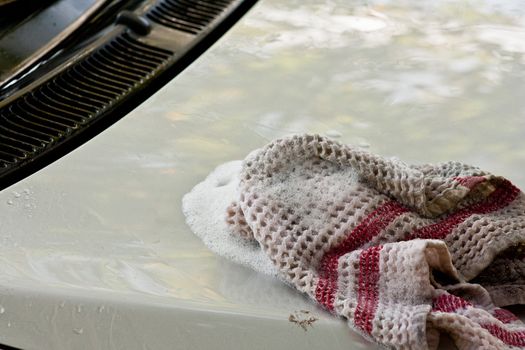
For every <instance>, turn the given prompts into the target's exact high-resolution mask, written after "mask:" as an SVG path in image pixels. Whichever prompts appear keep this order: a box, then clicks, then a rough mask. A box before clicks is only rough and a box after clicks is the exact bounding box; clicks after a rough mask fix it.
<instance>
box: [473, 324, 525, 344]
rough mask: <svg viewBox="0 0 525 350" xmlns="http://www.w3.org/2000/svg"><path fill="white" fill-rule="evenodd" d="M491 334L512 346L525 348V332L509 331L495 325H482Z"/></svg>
mask: <svg viewBox="0 0 525 350" xmlns="http://www.w3.org/2000/svg"><path fill="white" fill-rule="evenodd" d="M481 327H483V328H485V329H486V330H487V331H489V333H490V334H492V335H493V336H495V337H496V338H498V339H499V340H501V341H502V342H504V343H505V344H507V345H511V346H525V331H509V330H506V329H505V328H502V327H500V326H498V325H495V324H482V325H481Z"/></svg>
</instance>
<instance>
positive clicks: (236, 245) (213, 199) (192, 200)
mask: <svg viewBox="0 0 525 350" xmlns="http://www.w3.org/2000/svg"><path fill="white" fill-rule="evenodd" d="M241 165H242V161H233V162H228V163H225V164H222V165H220V166H218V167H217V168H216V169H215V170H214V171H213V172H212V173H211V174H209V175H208V177H206V179H205V180H204V181H203V182H201V183H199V184H198V185H196V186H195V187H194V188H193V189H192V190H191V192H189V193H187V194H186V195H185V196H184V197H183V198H182V210H183V212H184V215H185V217H186V222H187V223H188V225H189V226H190V228H191V230H192V231H193V232H194V233H195V234H196V235H197V236H198V237H199V238H200V239H202V241H203V242H204V244H206V246H207V247H208V248H210V250H212V251H213V252H215V253H216V254H218V255H220V256H223V257H225V258H227V259H230V260H232V261H234V262H236V263H239V264H242V265H245V266H248V267H250V268H252V269H254V270H256V271H259V272H261V273H264V274H267V275H274V276H275V275H277V268H276V267H275V266H274V265H273V264H272V262H271V261H270V259H269V258H268V257H267V256H266V254H264V252H263V251H262V250H261V249H260V248H259V245H258V243H257V242H255V241H254V242H253V243H252V242H247V241H246V240H244V239H243V238H240V237H237V236H234V235H233V234H232V231H231V230H230V228H229V227H228V225H227V224H226V220H225V217H226V216H225V215H226V209H227V208H228V206H229V205H230V204H231V203H232V202H233V201H235V200H236V199H237V198H238V192H237V191H238V190H237V187H238V186H237V185H238V183H239V173H240V170H241Z"/></svg>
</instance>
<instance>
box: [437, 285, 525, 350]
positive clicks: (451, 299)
mask: <svg viewBox="0 0 525 350" xmlns="http://www.w3.org/2000/svg"><path fill="white" fill-rule="evenodd" d="M467 307H473V305H472V304H471V303H470V302H468V301H467V300H465V299H463V298H460V297H457V296H455V295H452V294H441V295H440V296H439V297H437V298H434V300H432V311H438V312H450V313H454V312H456V311H457V310H460V309H465V308H467ZM492 315H493V316H494V318H496V319H498V320H500V321H501V322H503V323H509V322H513V321H516V320H518V318H517V317H516V316H514V315H513V314H512V313H511V312H510V311H507V310H504V309H500V308H496V309H494V311H493V312H492ZM480 326H481V327H483V328H485V329H486V330H487V331H489V333H490V334H492V335H493V336H494V337H496V338H498V339H500V340H501V341H502V342H504V343H505V344H507V345H512V346H525V331H522V330H520V331H509V330H506V329H505V328H503V327H500V326H498V325H496V324H481V325H480Z"/></svg>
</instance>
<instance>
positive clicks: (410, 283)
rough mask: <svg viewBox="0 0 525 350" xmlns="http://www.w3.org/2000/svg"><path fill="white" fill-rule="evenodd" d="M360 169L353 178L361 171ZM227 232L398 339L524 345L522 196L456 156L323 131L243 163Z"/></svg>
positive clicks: (373, 335)
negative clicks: (436, 156)
mask: <svg viewBox="0 0 525 350" xmlns="http://www.w3.org/2000/svg"><path fill="white" fill-rule="evenodd" d="M356 177H357V178H356ZM238 193H239V198H238V200H237V201H235V202H234V203H232V205H231V206H230V207H229V208H228V210H227V213H226V220H227V223H228V224H229V227H230V228H231V231H232V234H234V235H239V236H242V237H244V238H245V239H246V240H256V241H257V242H258V243H259V246H260V248H261V249H262V250H263V251H264V252H265V253H266V255H267V256H268V257H269V258H270V260H271V261H272V263H273V264H274V265H275V266H276V268H277V269H278V271H279V276H280V277H281V278H282V279H283V280H284V281H285V282H287V283H289V284H290V285H291V286H293V287H295V288H296V289H297V290H298V291H300V292H302V293H306V294H307V295H308V296H309V297H310V298H312V299H313V300H315V301H316V302H317V303H319V304H320V305H322V306H323V307H324V308H326V309H327V310H329V311H330V312H332V313H333V314H335V315H338V316H342V317H343V318H345V319H346V320H347V321H348V324H349V326H350V327H351V328H353V329H354V330H356V331H358V332H360V333H361V334H362V335H363V336H365V337H367V338H369V339H371V340H372V341H375V342H377V343H379V344H382V345H384V346H386V347H388V348H395V349H436V348H437V347H438V343H439V338H440V334H441V333H448V334H449V335H450V337H451V338H452V339H453V341H454V342H455V344H456V346H457V347H458V348H459V349H460V350H463V349H491V350H493V349H523V348H525V325H524V324H523V323H522V322H521V321H520V320H519V319H518V318H517V317H516V316H515V315H513V314H512V313H511V312H509V311H507V310H506V309H504V308H502V307H503V306H507V305H511V304H523V303H524V302H525V253H524V249H523V248H524V247H525V197H524V195H523V193H522V192H521V191H520V190H519V189H518V188H516V187H515V186H514V185H513V184H512V183H511V182H510V181H508V180H506V179H505V178H503V177H499V176H495V175H492V174H489V173H488V172H485V171H483V170H481V169H479V168H477V167H473V166H469V165H465V164H462V163H459V162H447V163H443V164H437V165H428V164H427V165H408V164H405V163H403V162H401V161H399V160H395V159H388V158H383V157H380V156H377V155H374V154H372V153H370V152H367V151H366V150H363V149H360V148H354V147H351V146H348V145H344V144H341V143H338V142H336V141H333V140H331V139H328V138H324V137H321V136H318V135H298V136H292V137H288V138H283V139H280V140H276V141H274V142H271V143H270V144H268V145H267V146H265V147H264V148H262V149H260V150H257V151H255V152H253V153H251V154H250V155H249V156H248V157H247V158H246V159H245V160H244V162H243V165H242V170H241V174H240V182H239V192H238Z"/></svg>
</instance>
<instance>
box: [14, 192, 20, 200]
mask: <svg viewBox="0 0 525 350" xmlns="http://www.w3.org/2000/svg"><path fill="white" fill-rule="evenodd" d="M13 196H15V198H20V196H21V194H20V193H18V192H16V191H13Z"/></svg>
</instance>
